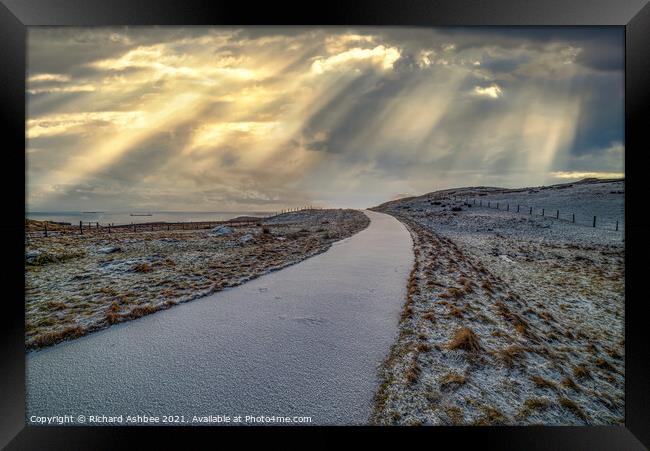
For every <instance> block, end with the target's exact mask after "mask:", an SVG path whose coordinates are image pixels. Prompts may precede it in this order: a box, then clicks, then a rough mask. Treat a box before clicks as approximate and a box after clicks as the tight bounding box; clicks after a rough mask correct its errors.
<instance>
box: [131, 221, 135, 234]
mask: <svg viewBox="0 0 650 451" xmlns="http://www.w3.org/2000/svg"><path fill="white" fill-rule="evenodd" d="M131 224H132V225H133V231H134V232H135V223H133V222H132V223H131Z"/></svg>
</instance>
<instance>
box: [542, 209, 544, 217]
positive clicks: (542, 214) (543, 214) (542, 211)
mask: <svg viewBox="0 0 650 451" xmlns="http://www.w3.org/2000/svg"><path fill="white" fill-rule="evenodd" d="M542 216H544V209H543V208H542Z"/></svg>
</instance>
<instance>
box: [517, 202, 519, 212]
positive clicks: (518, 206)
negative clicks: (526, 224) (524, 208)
mask: <svg viewBox="0 0 650 451" xmlns="http://www.w3.org/2000/svg"><path fill="white" fill-rule="evenodd" d="M517 213H519V204H517Z"/></svg>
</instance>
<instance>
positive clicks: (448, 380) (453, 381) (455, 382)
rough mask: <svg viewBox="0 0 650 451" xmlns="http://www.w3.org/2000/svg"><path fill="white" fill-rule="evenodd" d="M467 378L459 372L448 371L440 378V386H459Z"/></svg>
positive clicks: (443, 387) (442, 387) (444, 387)
mask: <svg viewBox="0 0 650 451" xmlns="http://www.w3.org/2000/svg"><path fill="white" fill-rule="evenodd" d="M466 380H467V378H466V377H465V376H464V375H462V374H458V373H448V374H445V375H444V376H442V377H441V378H440V388H441V389H446V388H450V387H459V386H461V385H463V384H464V383H465V382H466Z"/></svg>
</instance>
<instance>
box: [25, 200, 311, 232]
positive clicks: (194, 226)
mask: <svg viewBox="0 0 650 451" xmlns="http://www.w3.org/2000/svg"><path fill="white" fill-rule="evenodd" d="M306 210H309V211H312V210H320V208H316V207H312V206H306V207H296V208H288V209H285V210H281V211H278V212H275V213H274V214H272V215H270V216H265V217H250V219H246V220H242V221H232V219H230V220H223V221H185V222H146V223H140V224H138V223H133V222H132V223H131V224H118V225H115V224H114V223H100V222H98V221H79V224H78V225H74V224H71V223H60V222H54V221H43V229H42V230H31V231H27V235H28V236H45V237H47V236H50V235H51V234H52V233H53V232H54V233H56V234H66V235H70V234H77V235H84V234H88V233H109V234H111V233H126V232H131V233H137V232H159V231H173V230H202V229H212V228H214V227H217V226H222V225H227V226H228V227H245V226H251V225H253V224H259V223H261V222H262V221H264V220H267V219H270V218H273V217H275V216H278V215H281V214H285V213H292V212H300V211H306ZM48 224H50V227H48ZM52 225H54V226H57V227H56V230H52ZM278 225H282V224H278Z"/></svg>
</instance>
